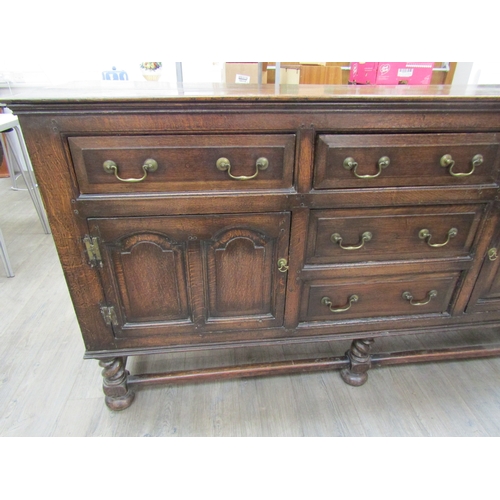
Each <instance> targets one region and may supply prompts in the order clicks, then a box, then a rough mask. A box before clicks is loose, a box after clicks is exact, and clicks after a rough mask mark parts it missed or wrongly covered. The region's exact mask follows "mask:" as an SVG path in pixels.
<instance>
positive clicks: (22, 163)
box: [2, 125, 50, 234]
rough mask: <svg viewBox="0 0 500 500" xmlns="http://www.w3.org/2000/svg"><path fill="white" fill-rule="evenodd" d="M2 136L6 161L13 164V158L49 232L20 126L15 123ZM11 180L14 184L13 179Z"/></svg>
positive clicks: (48, 232)
mask: <svg viewBox="0 0 500 500" xmlns="http://www.w3.org/2000/svg"><path fill="white" fill-rule="evenodd" d="M13 133H15V136H13ZM2 136H3V137H2V146H3V149H4V152H5V155H6V157H7V163H12V165H13V159H15V161H16V163H17V164H18V166H19V170H20V172H21V175H22V177H23V179H24V182H25V184H26V187H27V189H28V192H29V194H30V197H31V200H32V202H33V205H34V206H35V210H36V211H37V214H38V217H39V219H40V222H41V223H42V227H43V230H44V232H45V233H46V234H50V227H49V222H48V220H47V215H46V213H45V208H44V206H43V202H42V198H41V197H40V192H39V191H38V185H37V183H36V179H35V174H34V172H33V166H32V165H31V160H30V157H29V155H28V151H27V149H26V145H25V143H24V137H23V133H22V131H21V128H20V127H19V126H18V125H16V126H14V127H13V129H12V130H11V131H9V132H4V133H3V134H2ZM16 139H17V141H16ZM19 152H20V153H21V157H19V156H18V155H19ZM12 169H13V167H12ZM13 174H14V175H15V172H11V175H13ZM13 182H14V185H15V180H14V181H13Z"/></svg>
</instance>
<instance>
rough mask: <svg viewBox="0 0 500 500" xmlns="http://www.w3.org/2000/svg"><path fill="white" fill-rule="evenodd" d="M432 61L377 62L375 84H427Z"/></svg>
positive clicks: (430, 73) (430, 74)
mask: <svg viewBox="0 0 500 500" xmlns="http://www.w3.org/2000/svg"><path fill="white" fill-rule="evenodd" d="M432 68H434V63H433V62H379V63H378V68H377V82H376V83H377V85H429V84H430V83H431V78H432Z"/></svg>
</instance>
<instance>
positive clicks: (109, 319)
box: [101, 306, 118, 326]
mask: <svg viewBox="0 0 500 500" xmlns="http://www.w3.org/2000/svg"><path fill="white" fill-rule="evenodd" d="M101 314H102V317H103V318H104V322H105V323H106V325H108V326H111V325H113V326H118V318H117V317H116V312H115V308H114V307H113V306H110V307H106V306H102V307H101Z"/></svg>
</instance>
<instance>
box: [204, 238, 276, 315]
mask: <svg viewBox="0 0 500 500" xmlns="http://www.w3.org/2000/svg"><path fill="white" fill-rule="evenodd" d="M274 246H275V245H274V241H273V240H269V239H268V238H266V237H265V235H263V234H260V233H258V232H256V231H251V230H247V229H233V230H228V231H226V232H225V233H224V234H223V235H222V237H220V239H218V240H217V241H216V242H215V243H214V244H213V245H210V246H209V249H208V283H209V300H210V316H211V317H224V316H247V315H255V314H259V315H265V314H271V312H272V302H273V300H272V299H273V298H272V295H271V286H272V283H271V279H272V274H273V273H272V262H273V256H274V254H275V248H274Z"/></svg>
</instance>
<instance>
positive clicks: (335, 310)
mask: <svg viewBox="0 0 500 500" xmlns="http://www.w3.org/2000/svg"><path fill="white" fill-rule="evenodd" d="M358 300H359V297H358V296H357V295H351V296H350V297H349V298H348V299H347V305H346V306H343V307H337V308H333V307H332V306H333V302H332V301H331V299H330V297H323V298H322V299H321V303H322V304H323V305H324V306H327V307H328V309H330V312H332V313H341V312H345V311H348V310H349V309H350V308H351V305H352V304H353V303H354V302H357V301H358Z"/></svg>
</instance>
